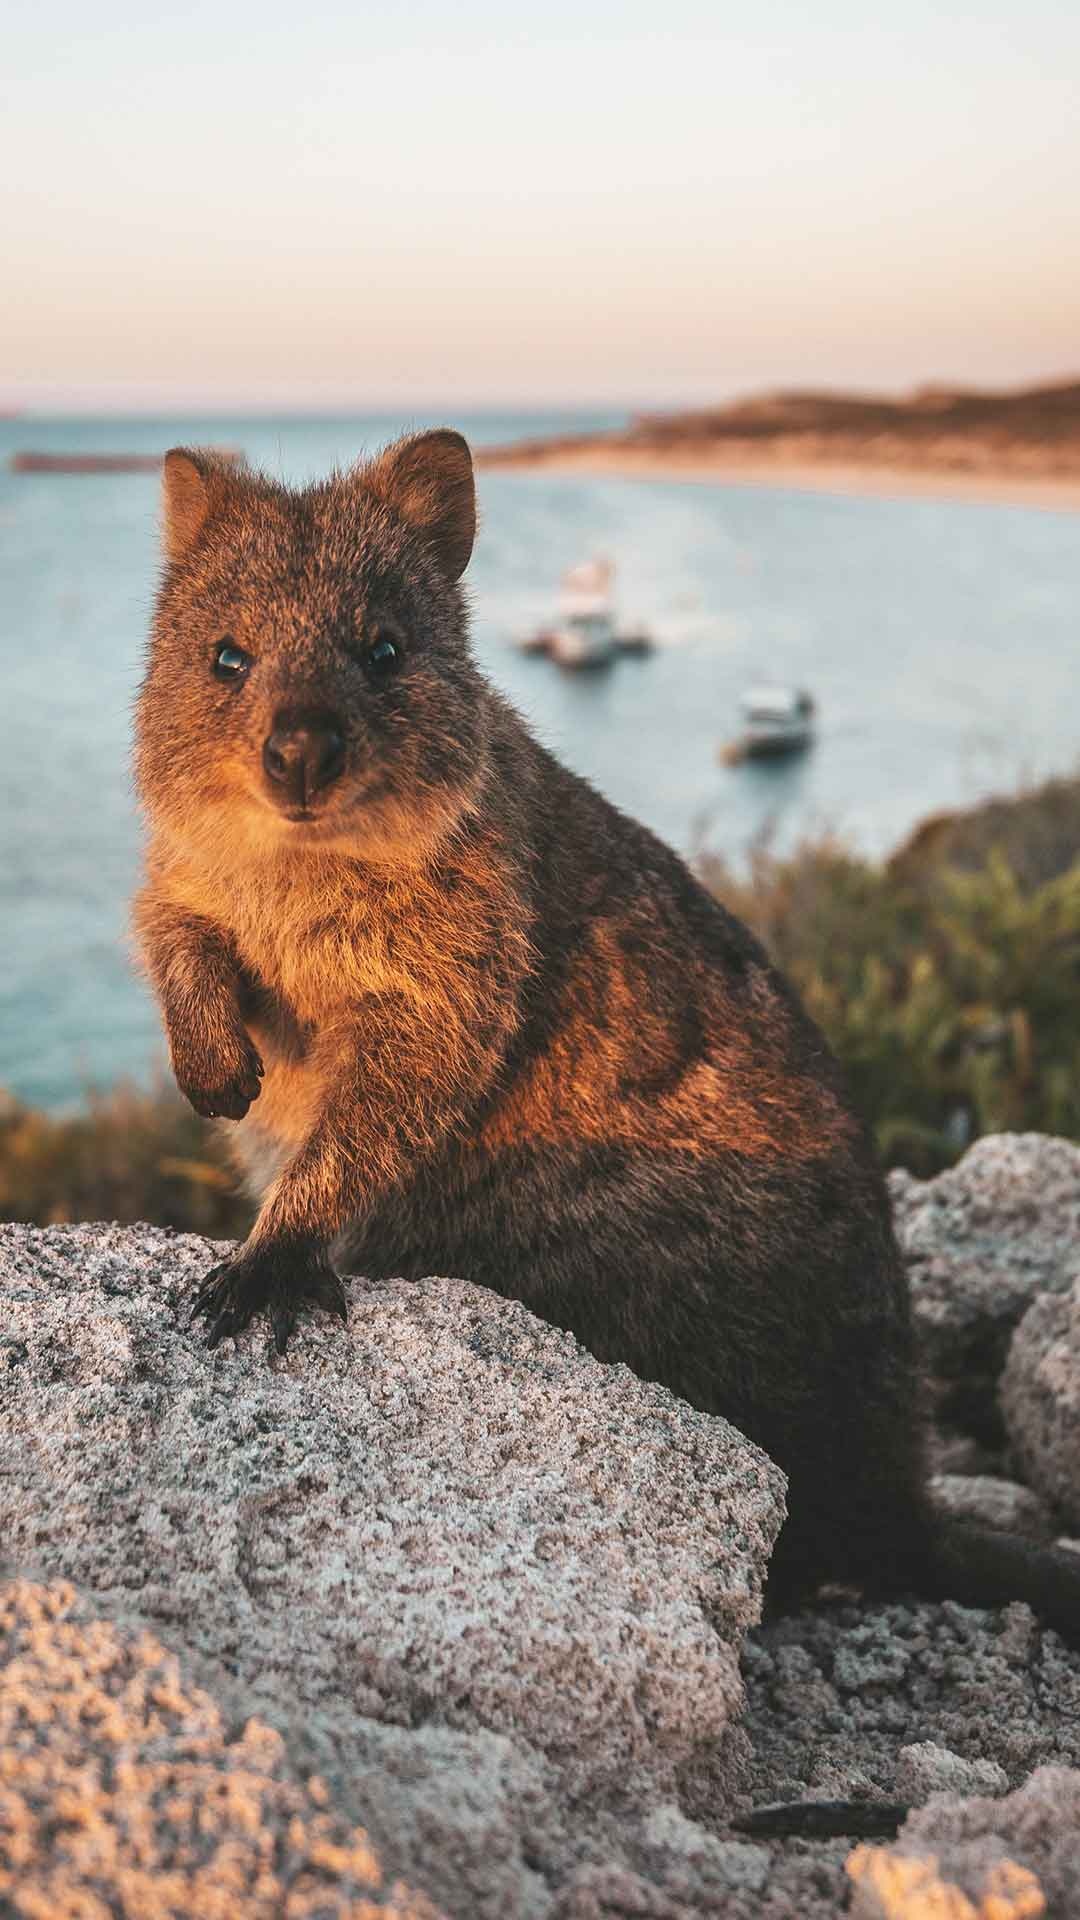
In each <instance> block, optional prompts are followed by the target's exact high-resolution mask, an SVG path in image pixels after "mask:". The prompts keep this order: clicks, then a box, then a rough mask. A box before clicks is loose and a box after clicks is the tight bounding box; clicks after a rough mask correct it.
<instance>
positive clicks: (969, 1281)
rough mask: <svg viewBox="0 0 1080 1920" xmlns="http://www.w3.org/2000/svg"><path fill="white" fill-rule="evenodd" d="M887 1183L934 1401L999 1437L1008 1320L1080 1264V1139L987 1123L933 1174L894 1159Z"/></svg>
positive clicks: (943, 1411)
mask: <svg viewBox="0 0 1080 1920" xmlns="http://www.w3.org/2000/svg"><path fill="white" fill-rule="evenodd" d="M889 1185H890V1192H891V1197H892V1204H893V1218H894V1220H895V1224H896V1229H897V1234H898V1237H899V1240H900V1245H901V1247H902V1249H903V1253H904V1257H905V1260H906V1263H907V1269H908V1275H909V1278H910V1283H911V1296H912V1305H913V1309H914V1314H915V1324H916V1328H917V1331H918V1335H919V1339H920V1343H921V1347H922V1351H923V1357H924V1361H925V1366H926V1370H927V1374H928V1377H929V1379H930V1381H931V1383H932V1386H933V1389H934V1405H935V1411H936V1412H937V1415H938V1417H939V1419H940V1420H941V1421H942V1422H943V1423H944V1424H945V1425H947V1426H953V1427H957V1428H959V1429H961V1430H963V1431H971V1432H974V1433H975V1434H976V1435H977V1437H978V1438H979V1439H981V1440H983V1441H985V1442H988V1443H989V1444H991V1445H994V1444H997V1442H998V1441H999V1439H1000V1429H999V1426H998V1422H997V1418H996V1408H995V1401H994V1394H995V1387H996V1382H997V1379H998V1376H999V1374H1000V1372H1001V1369H1002V1367H1003V1365H1004V1362H1005V1356H1006V1353H1007V1350H1008V1344H1009V1339H1010V1336H1011V1334H1012V1331H1013V1329H1014V1327H1015V1326H1016V1325H1017V1323H1018V1321H1019V1320H1020V1319H1021V1317H1022V1315H1023V1314H1024V1313H1025V1311H1026V1310H1027V1308H1028V1307H1029V1306H1030V1305H1031V1303H1032V1301H1033V1300H1035V1299H1036V1298H1037V1297H1038V1296H1039V1295H1040V1294H1042V1293H1060V1292H1063V1291H1064V1290H1065V1289H1066V1288H1067V1287H1068V1286H1069V1285H1070V1284H1071V1282H1072V1280H1073V1278H1074V1277H1075V1276H1076V1275H1077V1274H1078V1273H1080V1147H1076V1146H1073V1145H1072V1144H1071V1143H1070V1142H1068V1141H1065V1140H1055V1139H1050V1138H1048V1137H1046V1136H1045V1135H1043V1134H1035V1133H1003V1134H994V1135H990V1136H988V1137H987V1138H985V1139H982V1140H978V1141H976V1143H975V1145H974V1146H973V1147H971V1148H970V1149H969V1151H968V1152H967V1153H966V1154H965V1155H964V1157H963V1159H962V1160H960V1161H959V1163H958V1164H957V1165H956V1166H955V1167H952V1168H950V1169H949V1170H948V1171H947V1172H946V1173H942V1174H939V1175H938V1176H937V1178H936V1179H934V1180H928V1181H922V1180H915V1179H913V1178H912V1177H911V1175H910V1174H907V1173H904V1172H902V1171H897V1172H894V1173H892V1174H891V1175H890V1177H889Z"/></svg>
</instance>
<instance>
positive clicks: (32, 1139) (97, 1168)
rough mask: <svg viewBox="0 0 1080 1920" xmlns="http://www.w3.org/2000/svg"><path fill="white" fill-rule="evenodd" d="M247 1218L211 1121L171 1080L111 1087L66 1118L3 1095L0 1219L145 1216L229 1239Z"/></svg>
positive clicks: (44, 1220)
mask: <svg viewBox="0 0 1080 1920" xmlns="http://www.w3.org/2000/svg"><path fill="white" fill-rule="evenodd" d="M250 1217H251V1208H250V1206H249V1205H248V1204H247V1202H246V1201H245V1200H243V1199H242V1198H241V1197H240V1195H239V1193H238V1191H237V1183H236V1179H235V1176H234V1174H233V1173H232V1171H231V1170H230V1167H229V1163H228V1160H227V1159H226V1156H225V1153H224V1150H223V1148H222V1146H221V1144H220V1142H219V1141H218V1138H217V1136H216V1135H215V1133H214V1131H213V1129H212V1128H211V1127H209V1126H207V1125H206V1124H205V1122H204V1121H202V1120H199V1119H198V1118H197V1117H196V1115H195V1114H194V1113H192V1111H191V1109H190V1107H188V1106H187V1104H186V1102H184V1101H183V1100H181V1098H180V1096H179V1094H178V1093H176V1092H175V1090H174V1089H172V1088H161V1089H160V1090H158V1091H157V1092H155V1093H141V1092H138V1091H137V1090H136V1089H134V1088H131V1087H118V1088H116V1089H115V1090H114V1091H113V1092H112V1093H110V1094H107V1095H93V1096H91V1098H90V1099H89V1100H88V1101H87V1103H86V1105H85V1106H84V1107H83V1108H82V1109H81V1110H80V1111H79V1112H78V1113H76V1114H72V1115H67V1116H65V1115H54V1114H48V1113H40V1112H37V1111H35V1110H34V1109H33V1108H28V1107H21V1106H19V1105H18V1104H17V1103H16V1102H15V1101H12V1100H8V1099H7V1098H6V1097H4V1104H3V1106H2V1107H0V1220H26V1221H32V1222H36V1223H37V1224H38V1225H40V1226H49V1225H51V1224H52V1223H54V1222H56V1221H64V1220H151V1221H154V1222H156V1223H157V1224H158V1225H159V1226H171V1227H182V1228H185V1229H188V1230H190V1231H191V1232H193V1233H206V1234H209V1235H211V1237H220V1238H223V1239H227V1238H234V1237H236V1236H237V1235H239V1234H242V1233H244V1232H245V1231H246V1227H247V1222H248V1220H249V1219H250Z"/></svg>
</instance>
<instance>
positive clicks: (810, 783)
mask: <svg viewBox="0 0 1080 1920" xmlns="http://www.w3.org/2000/svg"><path fill="white" fill-rule="evenodd" d="M433 424H441V422H440V421H438V420H437V419H434V418H430V417H428V416H426V415H423V416H416V417H413V418H410V419H402V418H400V417H394V418H391V417H386V418H381V417H375V416H365V417H362V418H361V417H341V418H333V419H330V418H318V419H306V418H299V417H296V416H292V415H290V416H288V417H282V418H267V417H260V418H254V419H230V418H223V417H221V416H220V415H216V416H214V417H208V418H193V417H192V416H190V415H187V416H184V417H183V418H176V419H151V418H148V417H145V416H140V417H138V418H123V419H121V418H116V417H113V418H108V419H104V418H103V419H90V418H86V417H79V418H73V419H59V418H56V417H50V418H48V419H44V418H42V419H31V418H26V417H24V418H21V419H13V420H4V421H0V583H2V593H0V699H2V707H0V713H2V731H0V924H2V927H3V937H2V939H0V1088H6V1089H7V1090H9V1091H10V1092H11V1093H12V1094H14V1095H15V1096H16V1097H17V1098H19V1099H21V1100H25V1101H29V1102H34V1103H38V1104H41V1105H43V1106H47V1107H51V1108H63V1107H65V1106H67V1105H69V1104H72V1103H74V1102H77V1101H78V1100H79V1099H80V1098H82V1097H83V1096H85V1094H86V1093H87V1092H88V1091H90V1090H93V1089H104V1088H107V1087H109V1086H111V1085H112V1084H113V1083H114V1082H115V1081H117V1080H118V1079H122V1078H126V1079H129V1080H133V1081H136V1082H139V1083H147V1082H148V1081H149V1080H150V1079H151V1077H152V1076H154V1075H157V1074H160V1072H161V1069H162V1063H163V1058H164V1054H163V1047H162V1043H161V1039H160V1035H159V1029H158V1023H157V1019H156V1015H155V1012H154V1009H153V1007H152V1006H151V1004H150V1001H149V999H148V996H147V994H146V992H145V990H144V988H143V987H142V986H141V984H140V983H139V981H138V980H137V978H136V975H135V972H134V969H133V966H132V961H131V954H130V950H129V946H128V937H127V931H126V926H127V903H128V900H129V897H130V894H131V891H132V887H133V884H134V880H135V876H136V872H137V867H138V859H139V823H138V819H137V815H136V809H135V803H134V796H133V789H132V779H131V765H130V751H131V719H132V706H133V702H134V699H135V694H136V689H137V685H138V680H139V674H140V665H141V657H142V652H143V648H144V644H145V636H146V631H147V625H148V622H149V618H150V611H151V602H152V596H153V592H154V585H155V579H156V575H157V570H158V552H157V495H158V483H157V479H156V476H155V475H154V474H152V473H134V474H111V475H106V474H95V475H68V474H17V473H14V472H12V471H11V470H10V464H9V462H10V454H11V452H12V451H13V450H14V449H16V448H23V447H30V448H34V449H36V450H53V451H63V452H80V451H87V452H140V451H142V452H158V451H161V450H163V449H164V448H166V447H168V446H171V445H174V444H176V443H187V444H197V443H199V442H213V443H215V444H218V445H228V446H234V447H237V448H239V449H241V450H242V451H243V452H244V454H245V455H246V456H247V458H248V459H249V460H250V461H251V462H252V463H254V464H257V465H259V466H261V467H263V468H264V469H265V470H266V471H268V472H270V473H271V474H274V475H276V476H278V477H280V478H281V479H283V480H288V481H297V482H298V481H304V480H307V479H309V478H312V477H314V476H316V475H319V474H321V473H323V472H325V471H326V470H327V469H328V468H329V467H330V466H331V465H335V464H337V465H346V464H348V463H350V462H351V461H353V460H355V459H356V458H357V457H358V456H360V455H361V454H363V453H364V452H365V451H372V450H374V449H375V448H377V447H379V446H380V445H382V444H383V443H384V442H385V441H386V440H388V439H389V438H391V437H393V435H395V434H396V433H397V432H399V431H401V430H402V429H405V428H416V427H420V426H425V425H433ZM452 424H454V425H456V426H459V427H461V428H462V430H463V431H464V432H466V433H467V434H468V435H469V436H470V438H471V439H472V440H473V442H474V443H475V444H476V445H484V444H494V443H497V442H501V441H506V440H511V439H515V438H518V437H520V436H522V435H525V434H545V433H554V432H559V431H565V430H569V429H582V430H587V429H589V428H596V427H602V426H609V425H618V424H620V418H619V416H617V415H613V414H607V415H601V414H581V413H575V414H550V413H549V414H544V415H537V414H528V415H526V414H519V415H510V414H501V415H495V414H485V415H480V416H474V417H469V416H466V417H462V416H460V415H457V416H455V417H453V419H452ZM480 505H481V514H482V523H481V532H480V537H479V541H478V545H477V548H476V552H475V556H474V559H473V562H472V564H471V567H470V569H469V573H468V575H467V582H468V586H469V591H470V596H471V602H472V608H473V620H474V634H475V645H476V650H477V653H478V655H479V658H480V660H481V661H482V663H483V665H484V667H485V669H486V671H487V672H488V674H489V675H490V677H491V678H492V679H493V680H494V681H495V682H496V683H497V684H498V685H499V686H500V687H501V688H502V689H503V690H504V691H505V692H506V693H507V694H508V695H509V696H510V698H511V699H512V700H513V701H514V702H515V703H516V704H517V706H518V707H519V708H520V710H521V711H522V712H523V713H524V714H525V715H526V716H527V718H528V720H529V722H530V724H531V725H532V726H533V728H534V729H535V731H536V732H537V733H538V734H539V735H540V736H541V737H542V738H543V739H544V740H545V741H546V742H547V744H548V745H549V746H550V747H551V748H553V749H554V751H555V752H557V753H558V754H560V755H561V756H562V757H563V758H564V759H565V760H566V761H568V762H569V763H570V765H571V766H573V767H575V768H577V769H578V770H579V771H580V772H581V773H583V774H585V775H587V776H588V778H589V779H591V780H592V781H593V782H594V783H595V784H596V785H597V786H598V787H600V788H601V789H602V791H603V792H604V793H606V794H608V795H609V796H610V798H611V799H612V800H614V801H615V802H616V803H617V804H618V805H619V806H620V807H622V808H624V809H625V810H627V811H628V812H629V813H632V814H635V815H637V816H638V817H639V818H640V819H642V820H645V821H646V822H647V823H648V824H649V825H650V826H651V827H652V828H654V829H655V831H656V832H657V833H659V834H661V835H662V836H663V837H664V838H665V839H666V840H668V841H669V842H670V843H671V844H672V845H674V846H676V847H677V848H679V849H680V850H681V851H682V852H684V853H685V854H687V855H688V856H691V857H693V856H695V855H696V854H698V853H700V852H701V851H702V850H703V849H706V848H711V849H715V850H718V851H719V852H720V853H722V854H723V855H724V856H726V858H727V859H728V860H729V861H731V862H732V863H733V864H735V865H736V866H738V865H739V864H740V863H741V862H742V861H744V860H745V858H746V856H747V853H748V850H749V849H750V848H751V847H752V846H753V845H754V844H755V843H760V842H762V841H768V842H771V843H772V844H773V845H774V846H776V847H777V848H780V849H784V848H788V847H790V846H792V845H793V844H795V843H796V842H797V841H799V840H800V839H802V838H804V837H807V836H812V835H818V834H822V833H825V832H831V833H835V834H839V835H842V836H844V837H845V838H846V839H847V840H848V841H850V843H851V844H852V845H853V846H855V847H856V848H859V849H861V850H863V851H865V852H867V853H871V854H879V853H882V852H884V851H886V850H887V849H888V848H889V847H891V846H893V845H894V844H896V843H897V841H899V840H900V839H901V838H902V837H903V836H904V835H905V834H906V833H907V832H908V831H909V830H910V829H911V828H912V827H913V826H914V825H915V824H916V822H917V821H919V820H920V819H922V818H923V817H924V816H925V815H926V814H928V813H931V812H933V811H936V810H937V809H939V808H947V807H956V806H966V805H970V804H972V803H973V802H975V801H976V800H978V799H980V798H982V797H983V796H985V795H987V794H989V793H992V792H993V793H1001V792H1008V791H1010V790H1012V789H1015V788H1016V787H1017V786H1018V785H1020V784H1021V783H1023V782H1025V781H1030V780H1034V779H1038V778H1041V777H1044V776H1046V775H1048V774H1051V773H1072V772H1075V771H1076V770H1077V768H1078V765H1080V696H1078V692H1077V687H1078V678H1080V676H1078V667H1080V515H1074V514H1069V513H1066V512H1056V511H1045V510H1039V509H1034V508H1021V507H1013V506H1001V505H994V504H986V503H982V502H980V503H979V504H966V503H963V502H960V501H957V500H940V501H939V500H930V499H912V498H901V499H889V498H880V497H847V496H844V495H842V494H832V493H825V492H814V493H811V492H800V491H797V490H795V489H792V488H788V487H785V486H782V485H777V486H768V487H763V486H749V485H730V484H709V485H699V484H690V483H682V482H675V481H663V480H640V479H620V478H608V477H595V476H589V475H584V474H580V475H573V474H557V473H554V472H544V471H528V470H520V471H515V470H506V469H504V470H493V471H490V472H484V473H482V474H481V476H480ZM594 555H603V556H605V557H607V558H609V559H610V560H611V561H612V562H613V563H614V565H615V568H616V583H617V599H618V605H619V610H620V613H621V615H622V617H623V619H624V620H625V622H626V623H627V624H628V625H634V626H637V625H641V624H644V625H646V626H647V627H648V628H649V629H650V630H651V632H652V634H653V636H654V638H655V641H656V648H655V651H654V652H653V653H652V654H651V655H650V656H648V657H647V658H642V659H631V658H625V659H621V660H620V661H619V662H618V663H617V664H616V665H615V666H614V667H613V668H612V669H611V671H610V672H607V673H604V674H601V675H596V676H592V677H581V676H578V677H575V676H572V675H567V674H564V673H561V672H560V671H559V670H558V668H556V667H555V666H553V665H552V664H551V663H550V662H549V661H547V660H545V659H543V658H536V657H528V656H526V655H524V654H522V652H521V651H520V650H519V647H518V642H519V641H520V639H521V638H522V636H523V635H525V634H526V633H528V632H529V630H530V629H532V628H534V627H536V626H537V625H538V624H541V623H542V622H543V621H544V620H545V618H547V617H548V616H550V615H551V613H552V612H553V610H554V607H555V603H556V596H557V586H558V579H559V576H560V574H561V573H562V571H563V570H564V569H565V568H567V567H569V566H571V565H574V564H575V563H577V562H578V561H580V560H583V559H586V558H590V557H592V556H594ZM762 680H779V681H782V682H793V683H798V684H799V685H804V686H806V687H808V688H809V689H810V690H811V692H812V693H813V694H814V696H815V698H816V700H817V703H818V708H819V713H820V728H819V735H818V739H817V742H816V744H815V745H814V747H813V749H812V750H811V751H810V752H808V753H807V754H805V755H804V756H803V757H802V758H800V759H798V760H794V761H790V762H788V763H784V764H781V763H773V764H763V763H756V764H744V765H742V766H738V767H728V766H724V765H722V764H721V761H720V758H719V755H718V749H719V748H720V747H721V746H722V745H723V744H724V743H725V742H726V741H729V740H730V739H731V738H732V737H733V735H734V734H735V733H736V732H737V731H738V725H739V714H738V702H739V699H740V696H741V695H742V694H743V693H744V692H745V691H746V690H747V689H748V688H749V687H751V686H752V685H754V684H755V683H757V682H760V681H762Z"/></svg>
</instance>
